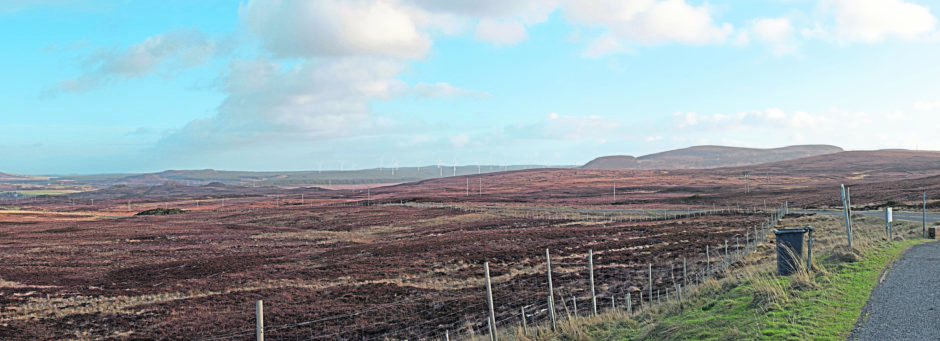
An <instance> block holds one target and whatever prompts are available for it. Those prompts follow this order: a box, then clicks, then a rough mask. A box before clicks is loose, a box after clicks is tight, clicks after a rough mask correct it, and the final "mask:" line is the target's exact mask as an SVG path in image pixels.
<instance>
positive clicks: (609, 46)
mask: <svg viewBox="0 0 940 341" xmlns="http://www.w3.org/2000/svg"><path fill="white" fill-rule="evenodd" d="M628 51H630V49H627V48H624V47H623V45H621V44H620V40H618V39H617V38H616V37H614V36H613V35H611V34H604V35H602V36H600V37H597V38H595V39H594V40H592V41H591V42H590V43H588V46H587V48H586V49H584V51H583V52H581V56H583V57H586V58H598V57H603V56H606V55H611V54H618V53H625V52H628Z"/></svg>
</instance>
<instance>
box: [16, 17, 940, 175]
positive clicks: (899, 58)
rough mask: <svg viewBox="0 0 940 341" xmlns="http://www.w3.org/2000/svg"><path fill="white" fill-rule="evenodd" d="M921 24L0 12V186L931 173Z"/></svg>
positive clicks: (927, 25) (934, 44)
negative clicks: (454, 170)
mask: <svg viewBox="0 0 940 341" xmlns="http://www.w3.org/2000/svg"><path fill="white" fill-rule="evenodd" d="M938 15H940V2H937V1H933V0H931V1H925V0H759V1H731V0H712V1H698V0H473V1H471V0H466V1H464V0H376V1H360V0H346V1H335V0H310V1H291V0H281V1H277V0H264V1H256V0H252V1H243V2H240V3H239V2H236V1H230V0H219V1H216V0H202V1H188V0H166V1H70V0H4V1H2V2H0V42H2V44H3V48H2V52H0V75H2V78H0V79H2V80H0V103H2V105H0V171H5V172H14V173H29V174H69V173H91V172H140V171H160V170H164V169H194V168H198V169H201V168H215V169H230V170H315V169H320V168H322V169H339V168H340V167H341V165H342V167H344V168H345V169H351V168H372V167H378V166H380V165H384V166H389V165H395V164H399V165H401V166H407V165H418V164H424V165H426V164H436V163H438V162H442V163H445V164H451V163H453V162H457V163H458V164H476V163H483V164H490V163H494V164H521V163H534V164H581V163H584V162H587V161H589V160H590V159H592V158H594V157H596V156H601V155H610V154H631V155H643V154H647V153H652V152H658V151H662V150H667V149H674V148H682V147H687V146H691V145H700V144H720V145H732V146H748V147H779V146H785V145H793V144H811V143H814V144H834V145H838V146H841V147H843V148H846V149H881V148H908V149H932V150H940V81H938V80H940V63H938V60H940V26H938V22H937V21H938V19H937V18H938Z"/></svg>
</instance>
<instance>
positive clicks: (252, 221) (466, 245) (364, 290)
mask: <svg viewBox="0 0 940 341" xmlns="http://www.w3.org/2000/svg"><path fill="white" fill-rule="evenodd" d="M843 154H845V153H843ZM840 155H841V154H840ZM846 157H849V158H848V159H846V160H844V161H845V162H846V164H849V165H850V166H846V167H840V168H838V169H837V170H826V169H824V168H822V167H823V166H819V165H817V163H819V162H823V161H826V162H829V164H830V166H831V165H832V164H834V163H833V161H831V160H829V159H826V160H820V161H818V162H817V161H814V162H810V163H803V164H794V163H793V162H791V161H788V163H784V165H785V166H782V165H777V166H774V164H770V165H758V166H754V167H753V168H750V169H751V172H752V174H754V173H757V171H756V169H760V170H764V171H765V174H767V175H766V177H765V178H763V181H757V180H755V178H757V177H752V178H751V179H750V180H749V183H747V186H748V193H746V194H745V193H744V187H745V181H744V178H743V177H742V176H741V174H742V171H741V169H737V168H735V169H710V170H675V171H670V170H656V171H651V170H625V171H609V170H581V169H537V170H526V171H515V172H502V173H492V174H481V175H472V176H458V177H453V178H441V179H432V180H424V181H421V182H416V183H408V184H399V185H394V186H387V187H381V188H352V189H343V190H324V189H322V188H316V187H296V188H279V187H255V188H252V187H234V186H224V185H219V184H210V185H203V186H183V185H182V184H178V183H167V184H164V185H159V186H142V187H127V186H123V187H122V186H117V187H110V188H106V189H102V190H99V191H85V192H82V193H75V194H69V195H60V196H37V197H32V198H27V199H22V200H13V199H9V200H8V199H3V200H0V237H3V239H0V240H2V241H0V302H2V305H3V310H2V311H0V338H12V339H96V338H103V339H127V338H131V339H134V338H140V339H152V338H165V339H201V338H210V337H228V338H231V339H247V338H250V336H251V335H252V334H253V328H254V327H253V326H254V302H255V300H258V299H263V300H264V302H265V307H266V312H265V320H266V325H268V326H269V327H270V328H269V330H268V331H267V333H268V336H269V338H271V339H298V338H302V339H357V340H358V339H384V338H390V339H423V338H430V337H438V336H440V335H441V333H443V332H444V331H447V330H449V331H455V334H458V333H457V332H458V331H459V334H460V335H461V336H466V335H467V334H468V333H471V331H472V332H473V333H477V334H479V333H481V332H483V330H485V328H486V327H485V326H486V317H485V316H486V315H485V312H486V301H485V299H484V297H485V296H484V293H485V290H484V286H483V278H482V277H483V263H484V262H489V263H490V269H491V275H492V276H493V284H494V296H495V297H494V301H495V302H496V304H497V307H496V312H497V319H498V322H500V323H509V322H506V321H514V319H517V318H518V314H519V311H520V309H522V308H525V309H526V311H527V314H528V317H527V318H528V319H529V321H530V322H539V321H544V320H545V319H546V317H547V315H546V310H545V308H546V307H547V304H546V303H545V301H546V297H545V293H546V292H547V280H546V278H545V275H544V270H545V267H546V263H545V250H546V249H549V250H550V251H551V253H552V257H553V258H552V265H553V277H554V278H553V280H554V286H555V288H556V293H557V295H558V296H559V297H558V298H557V301H556V304H557V305H558V308H557V309H558V311H559V313H560V314H578V313H576V311H575V308H574V304H575V302H574V301H573V300H572V298H573V297H578V298H579V301H578V303H577V308H578V309H577V311H578V312H579V314H585V313H586V312H587V310H586V309H587V308H588V307H589V304H588V303H587V302H586V301H581V300H583V299H584V298H585V297H586V295H587V294H586V290H587V284H586V283H587V280H588V279H587V277H588V275H587V267H586V263H587V254H588V252H589V250H591V251H593V252H594V263H595V277H596V278H595V280H596V282H597V290H598V296H599V297H600V298H601V300H602V302H608V303H606V304H609V300H610V298H611V297H615V298H620V299H621V302H623V301H622V298H623V296H624V294H626V293H632V300H634V301H636V303H639V295H640V293H641V292H644V294H645V293H647V292H649V291H648V290H649V285H648V284H647V283H648V282H647V281H648V277H647V276H648V275H649V273H648V270H647V266H648V264H652V266H653V277H654V278H653V281H654V283H653V290H654V291H655V292H659V290H663V291H665V290H667V289H668V290H674V289H673V288H674V286H675V283H674V282H673V280H674V279H675V281H677V282H685V280H686V279H687V278H683V272H682V270H681V267H679V266H678V265H679V264H681V261H682V259H683V258H685V259H686V261H687V264H688V268H689V271H688V274H689V275H688V277H694V276H695V274H696V273H698V272H699V271H701V269H702V268H703V267H704V265H705V264H704V263H706V259H707V258H711V262H712V263H716V262H720V261H721V258H720V257H719V256H718V255H716V254H714V253H712V254H710V255H709V256H708V257H706V254H705V250H706V246H708V247H709V248H710V249H711V250H716V249H718V250H720V251H718V254H719V255H720V254H723V253H724V250H723V248H724V243H725V241H728V242H729V249H730V251H731V252H734V251H736V250H740V249H741V248H744V247H746V245H747V240H750V239H752V238H753V235H754V228H757V227H759V226H760V224H761V223H762V222H764V221H766V219H767V218H768V217H767V213H766V212H768V211H769V210H770V209H773V208H775V207H777V206H778V205H779V204H781V203H783V202H784V201H789V203H790V207H793V208H796V207H803V206H810V207H835V206H837V205H838V184H839V183H842V182H845V183H847V184H850V185H852V188H853V202H854V203H856V205H857V206H859V207H862V206H868V207H870V208H878V207H880V206H883V205H884V203H885V202H886V201H887V200H895V201H897V203H895V205H896V206H895V207H897V208H904V207H907V205H912V206H911V207H914V206H913V205H916V203H917V202H918V201H919V200H920V198H921V195H922V193H923V192H924V191H928V201H929V203H928V204H929V205H928V206H930V207H937V205H938V199H940V191H937V190H938V189H940V188H938V187H940V178H938V177H936V175H938V174H940V168H936V167H935V163H934V162H935V161H936V160H934V159H930V158H926V157H925V156H924V155H920V154H918V155H914V156H913V157H916V158H915V160H914V161H911V162H909V164H910V167H908V168H898V166H896V165H895V164H896V163H898V162H902V161H904V160H908V158H909V157H912V156H910V155H908V154H903V153H902V154H901V156H900V159H892V160H886V161H883V162H881V163H875V162H861V161H858V162H856V161H852V160H855V159H858V158H859V157H858V156H857V155H854V154H847V156H846ZM829 158H830V159H831V158H833V157H832V156H829ZM918 160H919V161H918ZM849 161H852V162H854V163H852V162H849ZM859 174H864V176H861V175H859ZM614 185H616V198H614V195H615V192H614ZM153 208H181V209H184V210H186V211H187V212H186V213H183V214H176V215H167V216H146V217H144V216H134V214H135V213H137V212H140V211H143V210H147V209H153ZM765 209H766V210H765ZM706 211H707V212H706ZM689 279H690V280H693V281H694V278H689ZM645 295H647V297H646V298H647V299H648V298H649V296H648V294H645ZM604 300H606V301H604ZM621 304H622V303H621ZM452 335H453V334H452Z"/></svg>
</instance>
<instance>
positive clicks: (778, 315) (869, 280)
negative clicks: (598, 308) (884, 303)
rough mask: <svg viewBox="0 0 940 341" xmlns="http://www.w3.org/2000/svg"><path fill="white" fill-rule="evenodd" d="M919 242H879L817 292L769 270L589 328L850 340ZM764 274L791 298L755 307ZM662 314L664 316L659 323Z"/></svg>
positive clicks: (632, 335) (630, 336) (820, 277)
mask: <svg viewBox="0 0 940 341" xmlns="http://www.w3.org/2000/svg"><path fill="white" fill-rule="evenodd" d="M918 243H921V241H915V240H908V241H903V242H895V243H888V242H884V243H883V245H878V246H875V247H874V248H873V249H871V250H870V251H871V252H870V253H868V254H866V255H865V258H864V260H862V261H860V262H856V263H845V264H841V265H837V267H838V268H839V269H838V270H832V272H830V273H829V274H828V275H827V274H820V273H817V274H816V275H815V276H814V281H815V282H816V283H817V284H818V285H819V288H818V289H815V290H796V289H791V281H793V280H794V278H793V277H777V276H773V274H772V273H771V272H773V271H775V269H769V270H768V269H763V270H762V271H761V272H760V273H758V274H757V278H755V279H751V280H743V281H740V282H737V281H723V282H722V283H716V284H712V285H711V287H706V288H704V289H703V292H702V293H701V294H700V295H698V296H699V297H697V298H694V299H693V300H692V302H691V303H690V304H689V305H688V306H687V307H685V309H684V310H683V311H682V312H681V313H679V314H677V315H673V316H668V317H665V316H662V315H660V314H654V315H653V316H640V317H639V319H640V320H641V321H640V324H639V325H637V324H633V325H631V324H629V323H624V322H625V321H619V322H617V321H615V322H609V323H605V324H602V325H599V326H596V327H598V328H588V329H589V330H592V332H590V333H589V335H590V337H589V339H602V340H635V339H673V340H690V339H697V340H702V339H773V340H807V339H814V340H844V339H845V338H846V337H848V335H849V333H850V332H851V331H852V328H853V327H854V325H855V322H856V321H857V320H858V317H859V314H860V313H861V311H862V308H863V307H864V305H865V302H866V301H867V300H868V295H869V293H870V292H871V290H872V289H873V288H874V287H875V285H876V284H877V283H878V279H879V277H880V275H881V272H882V270H883V269H884V268H885V266H887V265H888V264H889V263H890V262H892V261H893V260H894V259H897V258H898V257H899V256H900V255H901V254H902V253H903V251H904V250H905V249H906V248H907V247H908V246H911V245H913V244H918ZM761 278H762V279H763V280H770V281H776V284H777V285H779V288H783V289H784V290H783V291H784V292H783V293H782V294H783V295H787V296H788V297H786V299H785V300H780V301H777V302H771V303H768V304H765V305H763V306H755V304H754V302H755V297H754V296H755V295H754V293H755V292H756V291H759V290H761V287H762V286H765V285H767V284H766V283H761V282H760V281H761ZM704 297H711V298H710V299H704ZM661 314H667V313H665V312H664V313H661ZM656 315H659V316H656ZM658 318H662V320H660V321H655V320H657V319H658ZM644 320H645V321H644ZM560 339H567V338H566V337H564V336H562V337H561V338H560Z"/></svg>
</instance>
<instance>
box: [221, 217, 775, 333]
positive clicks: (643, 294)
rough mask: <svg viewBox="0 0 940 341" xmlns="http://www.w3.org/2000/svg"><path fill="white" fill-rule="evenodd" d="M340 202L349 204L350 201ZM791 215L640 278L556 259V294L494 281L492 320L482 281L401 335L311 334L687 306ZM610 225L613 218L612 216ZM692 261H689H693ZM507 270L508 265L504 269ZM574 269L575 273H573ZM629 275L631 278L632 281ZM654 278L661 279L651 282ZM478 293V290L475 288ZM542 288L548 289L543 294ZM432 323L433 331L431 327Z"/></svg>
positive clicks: (462, 327)
mask: <svg viewBox="0 0 940 341" xmlns="http://www.w3.org/2000/svg"><path fill="white" fill-rule="evenodd" d="M343 204H344V205H346V203H343ZM333 205H334V204H330V205H329V206H333ZM382 206H411V207H420V208H441V209H452V210H464V211H474V210H479V211H486V210H488V209H493V208H492V207H466V206H457V205H452V204H450V205H449V204H445V203H420V204H418V203H384V204H382ZM786 210H787V207H786V204H784V205H781V206H780V207H779V208H777V209H775V210H772V211H770V212H769V217H768V219H767V220H765V221H763V222H761V223H759V224H756V225H755V226H751V227H746V228H745V233H744V235H743V237H744V238H743V246H742V245H741V242H742V240H740V239H739V238H740V237H741V235H735V238H736V240H728V239H726V240H711V239H709V241H708V243H707V244H706V245H705V247H706V249H707V251H708V252H707V253H709V256H710V257H706V259H705V260H704V262H703V260H702V259H701V256H696V253H694V252H693V253H692V254H688V255H681V257H678V256H677V258H675V259H673V260H672V261H670V262H656V263H655V264H654V263H650V264H648V266H647V267H644V268H648V269H644V270H646V271H642V272H641V273H638V272H637V271H635V269H634V267H631V266H627V267H619V266H617V265H630V264H616V263H614V264H601V265H600V267H598V264H596V263H595V264H593V267H592V266H591V264H590V263H591V262H593V261H594V258H593V257H592V258H590V259H581V258H583V257H584V255H579V254H568V255H567V256H564V257H559V256H557V255H556V256H555V257H554V258H557V259H554V260H555V262H554V263H555V265H556V266H564V267H565V268H566V269H568V270H566V272H563V273H558V274H557V275H560V276H558V277H557V278H555V282H556V283H555V288H554V289H553V290H552V292H551V293H549V291H548V281H547V280H544V281H542V280H540V281H536V282H535V283H532V284H531V285H534V286H535V288H534V289H533V290H531V291H529V292H526V293H525V294H522V295H520V293H518V292H515V291H514V290H513V289H510V287H512V285H513V284H514V283H515V284H517V285H518V284H519V283H517V282H514V281H513V277H509V278H508V279H505V280H502V281H494V282H493V287H492V292H493V298H492V299H493V310H494V311H493V314H494V315H493V316H494V317H495V318H490V317H489V314H490V313H489V312H488V311H487V308H486V306H487V304H484V303H485V302H486V295H485V294H486V290H483V288H484V285H483V284H484V283H483V282H481V283H480V287H479V289H480V290H479V291H480V292H479V297H480V298H481V299H480V300H478V301H477V300H474V301H476V303H472V304H467V305H466V306H464V307H462V308H460V309H457V310H452V311H446V312H444V313H443V314H441V315H438V316H435V317H434V319H432V320H425V321H423V322H417V323H413V324H411V325H410V326H408V327H406V328H401V329H396V330H395V331H394V333H388V332H386V333H382V334H381V335H378V334H376V335H362V333H367V332H368V329H369V328H371V327H375V326H377V325H381V324H387V323H388V320H387V319H386V320H385V321H382V322H373V323H370V324H367V325H359V326H356V327H355V328H354V329H342V330H339V331H336V332H334V333H332V334H329V335H317V336H314V338H315V339H323V338H331V337H337V336H340V335H343V334H355V333H356V332H358V333H360V336H361V338H362V339H363V340H382V339H388V338H394V337H405V336H407V338H408V339H419V340H420V339H435V340H437V339H440V340H443V339H445V335H446V337H447V338H449V339H450V340H459V339H461V338H463V339H466V338H470V337H471V336H482V335H487V332H485V331H486V330H487V325H489V324H492V325H493V327H494V328H495V329H496V330H506V329H507V328H522V323H523V316H522V314H521V313H522V312H523V311H525V312H526V313H525V318H524V319H525V323H526V325H527V326H528V328H526V329H528V330H538V329H540V328H548V327H550V324H549V322H550V319H551V316H550V315H551V314H550V312H551V311H555V312H556V315H557V322H558V323H564V322H565V321H570V320H574V319H579V318H583V317H587V316H591V315H592V313H593V312H594V311H595V309H596V311H597V312H598V313H603V312H609V311H621V312H627V310H628V309H629V312H628V313H632V314H637V313H640V312H642V311H645V310H648V309H650V308H652V307H657V306H660V305H662V304H664V303H669V302H676V301H678V302H682V300H683V299H684V297H685V296H686V295H685V292H687V291H688V290H696V288H697V287H698V286H700V285H702V284H703V283H705V282H706V281H708V280H709V279H710V278H711V277H713V276H715V275H717V274H720V273H724V272H726V271H727V270H728V269H729V268H731V267H733V266H734V264H736V263H737V262H739V261H741V260H742V259H743V258H744V257H746V256H747V255H748V254H750V253H753V252H755V251H756V248H757V245H759V244H760V243H762V242H764V241H765V240H766V238H767V234H768V231H769V230H770V229H772V228H773V226H774V225H776V224H777V223H778V222H779V220H780V219H781V218H782V217H783V215H784V214H785V213H786ZM660 212H661V211H660ZM760 212H761V211H757V210H754V211H752V210H740V209H718V210H706V211H697V212H687V213H684V214H683V213H676V214H675V215H671V214H669V212H666V213H665V214H663V216H661V217H631V218H636V219H637V220H630V221H640V222H642V221H663V220H671V219H681V218H683V217H691V216H699V215H725V214H731V215H737V214H750V213H760ZM526 217H530V218H532V217H535V219H539V218H542V219H557V218H554V217H552V216H551V215H526ZM608 219H611V220H615V219H614V218H608ZM559 220H560V219H559ZM624 221H626V220H624ZM703 251H706V250H703ZM711 251H714V252H711ZM609 252H620V251H614V250H607V251H600V252H593V250H589V252H588V254H589V255H591V254H593V255H594V257H597V256H604V255H605V254H607V253H609ZM711 253H715V256H714V257H711V255H710V254H711ZM689 256H691V257H689ZM680 258H681V259H680ZM689 258H691V259H689ZM690 260H691V262H689V261H690ZM546 261H547V260H546ZM541 264H542V265H539V264H536V265H533V266H532V268H539V267H542V266H543V265H544V264H546V262H545V261H543V262H541ZM612 265H613V266H612ZM503 266H504V267H506V265H503ZM579 267H584V268H585V269H587V271H588V275H589V277H591V278H593V279H594V280H597V279H598V278H605V277H598V276H597V275H596V274H598V273H600V274H606V275H607V277H610V276H611V275H613V277H614V278H617V277H619V275H620V273H621V271H622V272H623V275H624V276H625V277H624V278H623V280H622V282H616V283H610V280H607V282H608V283H606V284H608V286H607V289H605V290H601V291H593V290H591V289H592V287H591V286H590V285H589V284H590V283H589V282H588V281H587V280H586V279H584V278H583V277H584V276H582V275H581V274H582V272H583V271H584V270H581V269H579ZM572 269H578V270H574V271H572ZM557 270H559V269H557V268H554V269H553V272H555V271H557ZM637 275H640V276H641V277H642V278H636V277H635V276H637ZM631 276H634V277H633V278H631ZM654 279H656V280H655V281H654ZM646 282H649V283H646ZM523 283H524V282H523ZM611 284H613V285H611ZM523 285H525V284H523ZM475 288H476V287H475ZM541 288H544V289H541ZM618 288H619V290H618ZM630 288H636V289H630ZM625 289H626V290H625ZM473 290H475V291H476V290H477V289H473ZM540 290H545V291H544V292H540ZM549 294H551V296H554V297H555V298H557V299H555V300H554V302H552V303H553V304H552V305H551V306H550V305H549V301H547V300H546V298H547V297H549ZM457 295H458V296H457V297H451V298H446V297H442V298H438V299H429V302H428V304H430V305H431V306H432V307H434V306H436V305H439V304H440V305H444V304H446V303H447V302H452V303H453V302H459V301H460V300H461V299H462V298H464V299H465V298H466V296H465V295H464V294H461V293H459V292H458V293H457ZM422 299H425V297H413V298H409V299H404V300H400V301H396V302H392V303H387V304H382V305H377V306H373V307H369V308H367V309H363V310H359V311H354V312H349V313H346V314H337V315H333V316H328V317H323V318H319V319H314V320H310V321H302V322H295V323H289V324H279V325H271V326H266V327H264V329H265V330H264V331H265V333H266V334H268V335H270V336H271V337H275V336H276V335H277V332H278V331H284V330H287V329H290V328H296V327H299V326H305V325H313V324H317V323H322V322H327V321H332V320H337V319H343V318H349V317H352V316H359V315H364V314H366V313H369V312H375V311H380V310H383V311H384V310H387V311H394V309H396V307H399V306H402V305H403V304H406V303H411V302H414V301H418V300H422ZM591 302H596V305H595V304H591ZM621 302H622V303H621ZM269 304H270V303H269ZM419 311H421V312H422V314H421V315H424V314H434V313H436V309H435V308H432V309H422V310H419ZM445 320H449V321H451V322H444V321H445ZM432 323H434V324H436V325H433V326H432V325H429V324H432ZM520 330H521V329H520ZM253 332H254V331H244V332H243V331H238V332H234V333H230V334H224V335H219V336H215V337H211V338H206V339H205V340H220V339H231V338H237V337H244V336H247V335H250V334H251V333H253ZM497 333H499V332H497ZM369 334H371V333H369Z"/></svg>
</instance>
